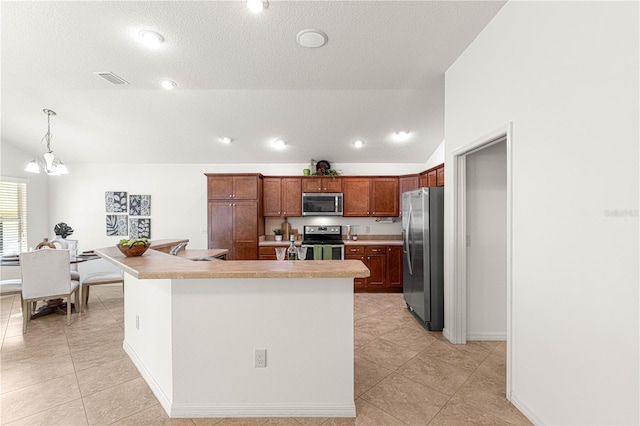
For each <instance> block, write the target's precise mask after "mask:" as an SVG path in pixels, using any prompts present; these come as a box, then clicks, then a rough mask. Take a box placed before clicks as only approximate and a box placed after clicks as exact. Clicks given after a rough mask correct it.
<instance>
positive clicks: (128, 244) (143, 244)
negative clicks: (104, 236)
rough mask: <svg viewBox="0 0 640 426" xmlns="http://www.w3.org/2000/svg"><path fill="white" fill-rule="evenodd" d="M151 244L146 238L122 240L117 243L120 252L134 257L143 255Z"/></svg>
mask: <svg viewBox="0 0 640 426" xmlns="http://www.w3.org/2000/svg"><path fill="white" fill-rule="evenodd" d="M150 245H151V244H149V242H148V241H146V240H144V241H143V240H136V241H132V240H129V241H124V242H123V241H121V242H120V243H118V244H116V247H118V250H120V252H121V253H122V254H124V255H125V256H127V257H134V256H142V254H143V253H144V252H145V251H147V249H148V248H149V246H150Z"/></svg>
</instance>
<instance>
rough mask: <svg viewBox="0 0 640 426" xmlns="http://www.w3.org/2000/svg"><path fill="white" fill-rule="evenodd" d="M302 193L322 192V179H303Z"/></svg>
mask: <svg viewBox="0 0 640 426" xmlns="http://www.w3.org/2000/svg"><path fill="white" fill-rule="evenodd" d="M302 192H322V178H319V177H306V178H302Z"/></svg>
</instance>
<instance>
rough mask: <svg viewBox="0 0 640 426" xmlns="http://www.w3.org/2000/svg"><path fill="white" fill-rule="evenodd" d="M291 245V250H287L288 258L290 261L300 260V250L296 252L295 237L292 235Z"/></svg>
mask: <svg viewBox="0 0 640 426" xmlns="http://www.w3.org/2000/svg"><path fill="white" fill-rule="evenodd" d="M289 241H290V244H289V248H288V249H287V255H288V256H287V257H288V258H289V260H297V258H298V250H296V243H295V241H294V240H293V235H291V238H289Z"/></svg>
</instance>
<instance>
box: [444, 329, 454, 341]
mask: <svg viewBox="0 0 640 426" xmlns="http://www.w3.org/2000/svg"><path fill="white" fill-rule="evenodd" d="M442 335H443V336H444V338H445V339H447V340H448V341H450V342H451V333H449V329H448V328H447V327H444V328H443V329H442ZM451 343H453V342H451Z"/></svg>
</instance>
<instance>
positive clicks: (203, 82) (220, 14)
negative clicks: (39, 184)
mask: <svg viewBox="0 0 640 426" xmlns="http://www.w3.org/2000/svg"><path fill="white" fill-rule="evenodd" d="M503 4H504V1H498V2H492V1H468V2H467V1H442V2H435V1H416V2H408V1H407V2H405V1H377V2H366V1H349V2H346V1H271V2H270V4H269V7H268V9H266V10H265V11H264V12H263V13H261V14H259V15H255V14H253V13H251V12H249V11H248V10H247V8H246V5H245V3H244V1H241V0H237V1H199V2H192V1H167V2H164V1H160V2H156V1H123V2H118V1H87V2H75V1H61V2H57V1H56V2H54V1H38V2H30V1H17V2H12V1H2V3H1V8H2V9H1V13H2V17H1V19H2V21H1V23H2V28H1V37H2V38H1V43H2V46H1V47H2V52H1V55H2V56H1V59H2V62H1V66H2V75H1V79H2V80H1V84H2V87H1V89H2V91H1V96H2V99H1V100H2V104H1V105H2V135H1V136H2V144H7V143H8V144H12V145H15V146H18V147H20V148H21V149H22V150H24V151H27V152H29V153H32V154H33V155H41V154H42V152H43V149H42V146H41V144H40V140H41V139H42V137H43V135H44V133H45V132H46V115H45V114H44V113H43V112H42V109H43V108H49V109H52V110H54V111H56V112H57V114H58V115H57V116H55V117H53V118H52V133H53V142H52V148H53V150H54V152H55V153H56V154H57V155H59V156H60V157H61V158H62V159H63V160H64V161H65V162H67V163H77V162H117V163H123V162H125V163H146V162H152V163H266V162H278V163H280V162H302V163H306V162H307V161H308V160H309V159H310V158H327V159H331V160H332V161H337V162H342V163H349V162H352V163H363V162H364V163H371V162H374V163H375V162H379V163H386V162H393V163H397V162H412V163H415V162H424V161H426V160H427V158H428V156H429V155H430V154H431V153H432V152H433V150H434V149H435V148H436V147H437V146H438V144H439V143H440V142H441V141H442V139H443V125H444V71H445V70H446V69H447V68H448V67H449V66H450V65H451V64H452V63H453V62H454V61H455V59H456V58H457V57H458V56H459V55H460V54H461V53H462V52H463V51H464V49H465V48H466V47H467V46H468V45H469V44H470V43H471V41H472V40H473V39H474V38H475V37H476V36H477V34H478V33H479V32H480V31H481V30H482V29H483V28H484V27H485V26H486V24H487V23H488V22H489V21H490V20H491V19H492V18H493V16H494V15H495V14H496V13H497V11H498V10H499V9H500V7H502V5H503ZM306 28H317V29H321V30H322V31H324V32H325V33H326V34H327V35H328V37H329V42H328V44H327V45H326V46H324V47H322V48H319V49H306V48H303V47H301V46H299V45H298V44H297V43H296V34H297V33H298V32H299V31H301V30H303V29H306ZM143 29H149V30H154V31H157V32H159V33H161V34H162V35H163V36H164V37H165V40H166V41H165V43H164V44H162V45H161V46H160V47H159V48H157V49H149V48H146V47H144V46H143V45H141V44H140V43H138V41H137V40H136V37H135V36H136V34H137V33H138V31H140V30H143ZM98 71H111V72H113V73H115V74H117V75H119V76H120V77H122V78H124V79H125V80H127V81H128V82H129V83H130V84H129V85H121V86H116V85H112V84H111V83H108V82H107V81H105V80H103V79H102V78H100V77H98V76H96V75H95V74H94V72H98ZM164 78H168V79H171V80H173V81H175V82H176V83H177V84H178V86H177V88H176V89H174V90H172V91H165V90H163V89H161V88H160V87H159V81H160V80H161V79H164ZM396 130H410V131H411V132H412V133H411V139H410V140H409V141H406V142H403V143H398V142H394V141H393V140H391V138H390V134H391V132H393V131H396ZM221 136H229V137H231V138H232V139H233V142H232V143H231V144H230V145H223V144H220V143H219V141H218V138H219V137H221ZM274 138H282V139H283V140H284V141H286V143H287V147H286V149H284V150H282V151H274V150H273V149H271V148H270V146H269V142H270V141H271V140H272V139H274ZM355 139H362V140H364V141H365V144H366V145H365V147H364V148H363V149H360V150H356V149H354V148H353V147H352V146H351V145H350V143H351V142H352V141H353V140H355Z"/></svg>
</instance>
